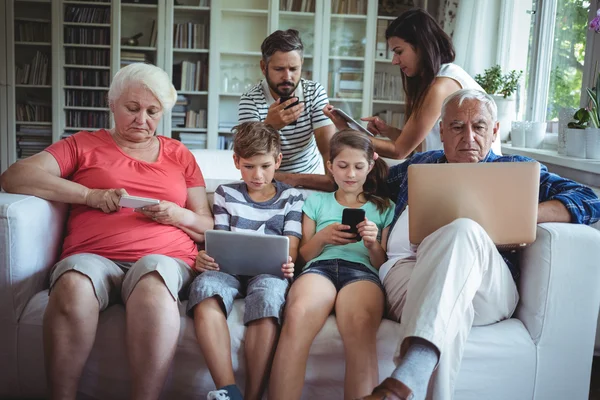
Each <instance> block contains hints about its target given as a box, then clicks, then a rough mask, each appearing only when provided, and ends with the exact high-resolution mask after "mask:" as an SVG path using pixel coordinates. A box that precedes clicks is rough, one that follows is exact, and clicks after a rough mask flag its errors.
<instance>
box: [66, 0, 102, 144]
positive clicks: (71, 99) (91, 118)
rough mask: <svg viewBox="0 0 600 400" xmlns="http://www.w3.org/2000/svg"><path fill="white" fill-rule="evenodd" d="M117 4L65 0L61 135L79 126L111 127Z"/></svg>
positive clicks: (71, 131)
mask: <svg viewBox="0 0 600 400" xmlns="http://www.w3.org/2000/svg"><path fill="white" fill-rule="evenodd" d="M112 14H113V5H112V4H111V3H110V2H108V1H106V2H105V1H84V0H79V1H67V0H65V1H63V2H62V8H61V10H60V16H61V26H62V29H60V30H59V37H60V43H61V47H62V52H61V53H62V54H61V55H60V57H59V63H60V68H59V70H60V78H59V80H60V86H61V87H62V88H63V89H62V90H59V94H58V97H59V99H60V100H59V104H60V105H61V111H60V113H59V114H60V121H61V124H60V126H61V130H62V132H61V138H62V137H66V136H69V135H72V134H73V133H76V132H77V131H79V130H84V129H85V130H96V129H100V128H109V127H110V113H109V109H108V100H107V94H108V88H109V86H110V81H111V78H112V74H111V56H112V54H113V51H112V48H111V46H112V42H113V41H112V36H113V33H112V29H111V27H112V22H113V18H112V17H113V15H112Z"/></svg>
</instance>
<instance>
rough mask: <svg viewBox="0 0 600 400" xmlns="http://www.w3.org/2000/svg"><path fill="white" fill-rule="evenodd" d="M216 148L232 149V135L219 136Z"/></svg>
mask: <svg viewBox="0 0 600 400" xmlns="http://www.w3.org/2000/svg"><path fill="white" fill-rule="evenodd" d="M217 148H218V149H219V150H231V149H233V137H225V136H219V140H218V142H217Z"/></svg>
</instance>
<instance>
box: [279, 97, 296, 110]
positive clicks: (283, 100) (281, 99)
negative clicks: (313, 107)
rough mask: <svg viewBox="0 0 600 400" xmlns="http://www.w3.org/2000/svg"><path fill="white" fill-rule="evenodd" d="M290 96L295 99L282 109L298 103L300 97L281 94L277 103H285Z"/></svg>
mask: <svg viewBox="0 0 600 400" xmlns="http://www.w3.org/2000/svg"><path fill="white" fill-rule="evenodd" d="M291 98H295V99H296V101H295V102H293V103H292V104H290V105H289V106H287V107H286V108H284V110H287V109H288V108H290V107H294V106H295V105H298V103H300V99H298V98H297V97H296V96H281V97H280V98H279V104H281V103H285V102H286V101H288V100H289V99H291Z"/></svg>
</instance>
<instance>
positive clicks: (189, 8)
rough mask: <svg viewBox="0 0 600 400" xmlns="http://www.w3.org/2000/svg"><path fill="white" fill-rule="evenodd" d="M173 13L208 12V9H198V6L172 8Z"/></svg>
mask: <svg viewBox="0 0 600 400" xmlns="http://www.w3.org/2000/svg"><path fill="white" fill-rule="evenodd" d="M173 10H175V11H178V10H180V11H210V7H199V6H174V7H173Z"/></svg>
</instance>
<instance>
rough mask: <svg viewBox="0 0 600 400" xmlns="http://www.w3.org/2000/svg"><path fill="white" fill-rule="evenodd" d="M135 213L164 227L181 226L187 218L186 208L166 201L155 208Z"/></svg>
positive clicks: (154, 206)
mask: <svg viewBox="0 0 600 400" xmlns="http://www.w3.org/2000/svg"><path fill="white" fill-rule="evenodd" d="M135 211H136V212H139V213H141V214H144V215H145V216H146V217H148V218H150V219H152V220H153V221H156V222H158V223H159V224H164V225H180V224H183V223H184V218H185V208H182V207H179V206H178V205H177V204H175V203H172V202H170V201H166V200H162V201H161V202H160V204H156V205H153V206H145V207H142V208H136V209H135Z"/></svg>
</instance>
